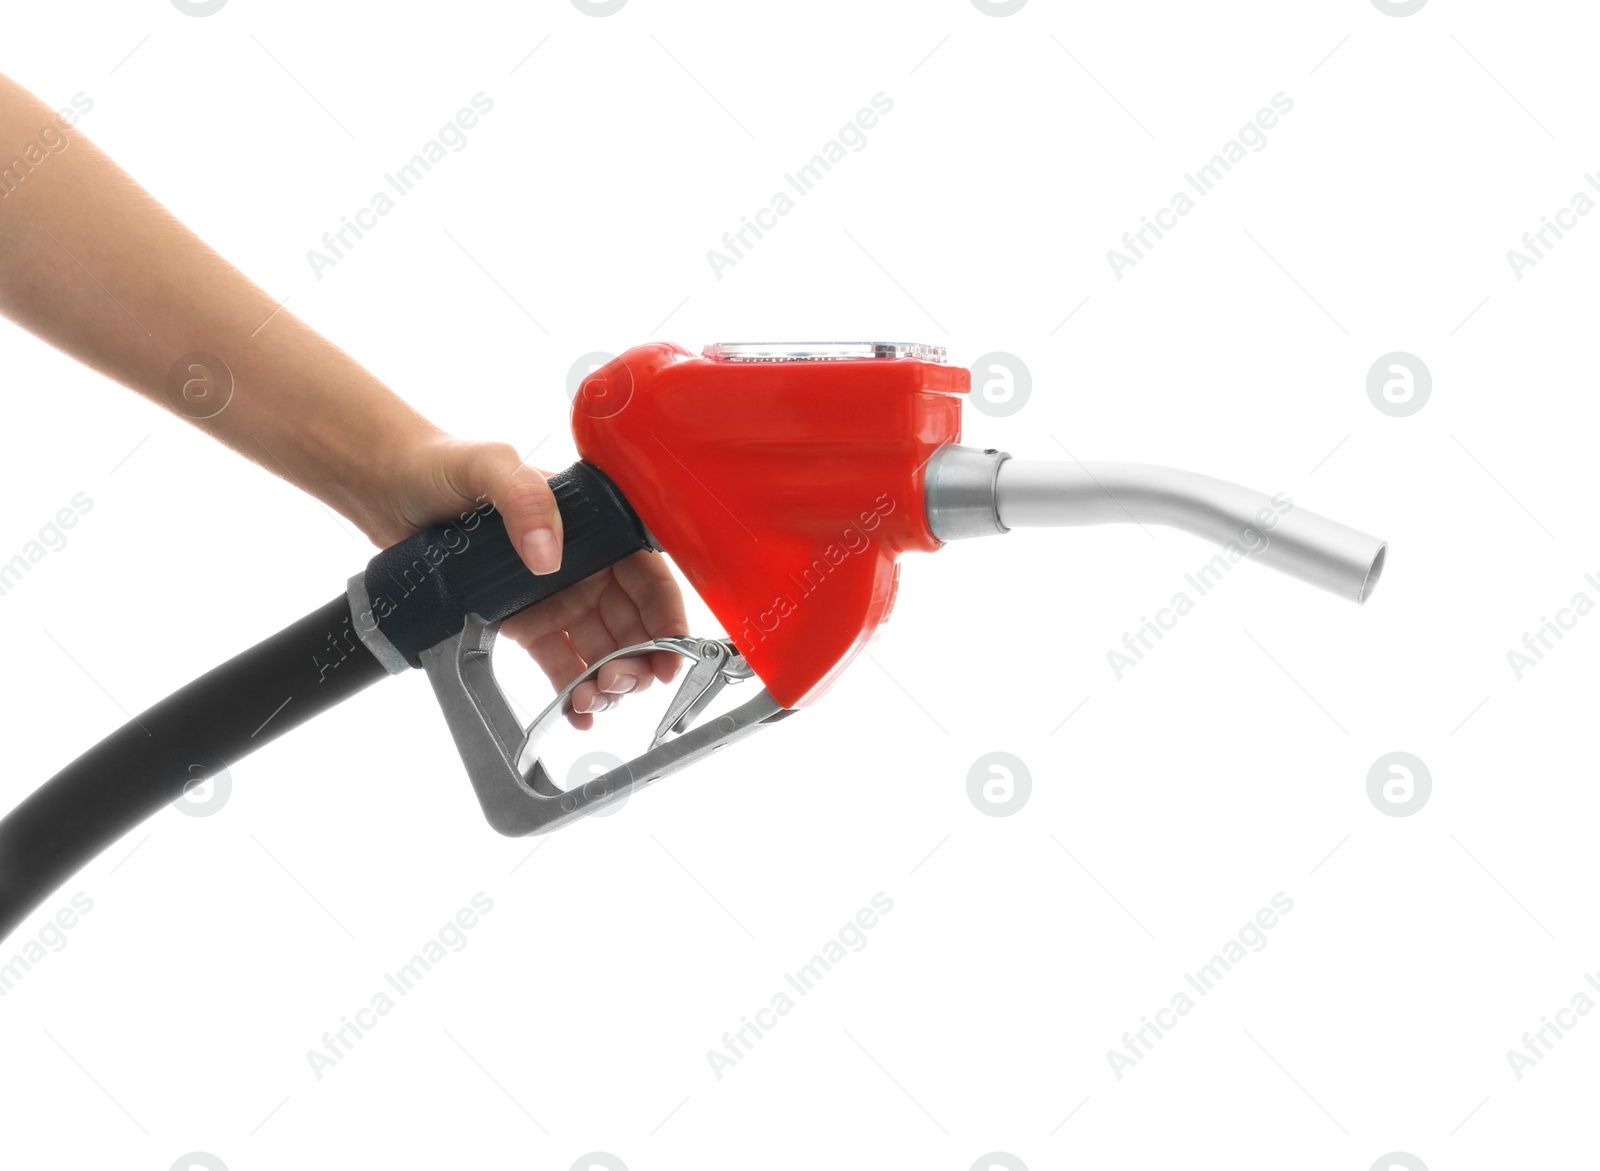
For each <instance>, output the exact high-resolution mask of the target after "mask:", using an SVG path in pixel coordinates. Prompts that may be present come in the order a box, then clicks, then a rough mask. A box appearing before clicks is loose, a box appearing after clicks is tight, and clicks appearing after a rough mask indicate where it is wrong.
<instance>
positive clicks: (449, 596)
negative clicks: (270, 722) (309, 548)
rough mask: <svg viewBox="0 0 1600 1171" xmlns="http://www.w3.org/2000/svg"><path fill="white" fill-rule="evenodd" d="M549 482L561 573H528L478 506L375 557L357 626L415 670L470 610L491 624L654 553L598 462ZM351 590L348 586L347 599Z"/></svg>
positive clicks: (496, 517) (490, 512) (500, 527)
mask: <svg viewBox="0 0 1600 1171" xmlns="http://www.w3.org/2000/svg"><path fill="white" fill-rule="evenodd" d="M549 482H550V490H551V491H552V492H553V493H555V498H556V505H557V507H558V508H560V510H561V524H562V528H563V531H564V540H563V544H562V549H561V568H560V569H559V570H557V571H556V572H555V573H550V574H544V575H535V574H534V573H533V572H532V571H531V570H529V569H528V567H527V566H526V565H524V564H523V561H522V557H521V556H520V555H519V554H518V553H517V550H516V548H515V547H514V546H513V545H512V544H511V539H510V537H508V536H507V535H506V526H505V521H504V520H503V519H502V518H501V516H500V514H499V513H498V512H497V511H495V509H494V507H493V506H492V505H489V504H484V505H483V506H482V507H480V508H477V509H475V510H473V511H471V512H467V513H464V514H462V516H461V517H460V518H458V519H457V520H454V521H451V522H449V523H447V524H436V525H430V526H429V527H427V528H425V529H423V530H422V531H421V532H419V533H416V534H415V535H413V536H410V537H407V538H406V539H405V540H403V541H401V542H400V543H398V544H396V545H391V546H390V547H389V548H387V549H385V550H384V551H383V552H381V553H379V554H378V555H377V556H376V557H374V558H373V559H372V560H371V561H370V562H369V563H368V564H367V568H366V572H365V573H364V574H362V575H361V579H360V580H361V584H362V585H364V587H365V594H366V596H365V598H364V599H361V603H363V604H364V606H365V607H366V608H367V609H368V610H369V613H366V614H360V613H358V614H355V615H353V617H354V619H355V622H356V625H357V628H358V629H359V630H362V631H368V630H371V629H372V627H373V625H374V623H375V624H376V627H377V631H378V632H379V633H381V635H382V636H383V639H384V640H387V642H388V643H389V645H390V646H392V647H393V649H394V650H395V651H397V652H398V653H399V656H400V657H401V658H403V659H404V660H405V662H406V663H408V664H409V665H411V666H413V667H417V666H420V665H421V658H420V656H421V654H422V652H423V651H425V650H427V649H428V648H430V647H434V646H437V645H438V644H439V643H441V642H443V641H444V640H445V639H446V638H449V637H450V636H451V635H454V634H459V633H460V632H461V627H462V625H463V624H464V623H465V622H466V617H467V615H468V614H477V615H478V616H479V617H481V618H483V619H485V620H486V621H489V622H498V621H499V620H500V619H502V618H509V617H510V616H511V615H513V614H515V613H516V612H517V611H518V610H522V609H525V608H527V607H528V606H531V605H533V604H534V603H535V602H542V601H544V600H545V599H546V598H548V597H551V596H552V595H554V594H557V593H560V592H561V591H562V590H564V589H566V588H567V587H568V586H570V585H574V584H575V583H577V582H580V581H582V580H583V579H584V578H586V577H591V576H593V575H594V574H596V573H599V572H600V571H601V570H602V569H605V568H606V567H607V566H610V565H614V564H616V563H617V562H618V561H621V560H622V559H623V558H624V557H628V556H630V555H632V554H634V553H637V552H639V551H640V550H642V549H649V550H656V549H657V546H656V544H655V542H654V541H653V540H652V539H651V537H650V534H649V532H648V531H647V530H646V529H645V527H644V524H643V522H641V521H640V520H639V517H638V516H637V515H636V514H635V513H634V511H633V509H632V508H631V507H630V506H629V505H628V502H627V501H626V500H625V499H623V496H622V493H621V492H620V491H618V489H617V486H616V485H615V484H613V483H612V482H611V480H610V478H609V477H607V476H606V474H605V473H604V472H602V471H601V470H600V469H599V468H596V467H594V466H592V465H590V464H587V463H582V462H579V463H575V464H573V465H572V466H571V467H570V468H567V469H565V470H564V471H560V472H557V473H556V474H555V475H553V476H551V477H550V481H549ZM357 593H358V592H357V591H356V590H355V589H354V588H352V598H355V597H356V596H357ZM356 608H358V609H359V608H362V606H361V605H358V606H357V607H356Z"/></svg>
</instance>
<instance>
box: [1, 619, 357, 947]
mask: <svg viewBox="0 0 1600 1171" xmlns="http://www.w3.org/2000/svg"><path fill="white" fill-rule="evenodd" d="M386 674H387V672H386V671H385V670H384V668H383V666H382V665H381V664H380V663H379V662H378V660H377V659H375V658H374V657H373V656H372V653H371V652H370V651H368V650H367V648H366V646H365V645H363V644H362V642H361V641H360V639H359V638H358V637H357V636H356V632H355V629H354V627H353V626H352V625H351V621H350V604H349V602H348V601H347V600H346V599H345V597H344V596H343V595H341V596H339V597H337V598H335V599H334V600H333V601H331V602H329V603H328V604H327V605H326V606H323V607H321V608H320V609H318V610H316V611H314V612H313V613H311V614H307V615H306V616H305V617H304V618H302V619H300V620H299V621H298V622H296V623H294V624H293V625H292V626H288V627H286V628H285V629H283V630H281V631H279V632H278V633H277V634H274V635H273V636H272V637H271V638H268V639H266V640H265V641H264V642H261V643H258V644H257V645H256V646H253V647H251V648H250V649H249V650H247V651H245V652H244V653H243V654H241V655H236V656H234V657H233V658H231V659H229V660H228V661H227V662H226V663H223V664H222V665H221V666H220V667H217V668H215V669H214V670H212V671H209V672H207V673H206V674H204V675H202V676H201V677H200V678H198V679H196V680H195V681H194V682H193V683H190V684H189V685H188V686H186V687H183V688H182V689H180V690H178V691H175V692H173V694H171V695H169V696H168V697H167V698H166V699H164V700H162V701H161V702H160V703H158V704H156V705H155V706H154V707H152V708H151V709H150V710H149V711H147V712H144V713H143V714H141V715H140V716H138V717H137V718H135V719H134V720H133V721H132V722H130V723H128V724H125V725H123V727H121V728H119V729H118V730H117V731H116V732H113V733H112V734H111V735H110V736H108V737H106V738H105V739H104V740H102V741H101V742H100V743H99V744H96V745H95V746H94V747H93V748H91V749H89V751H87V752H85V753H84V754H83V755H82V756H80V757H78V759H77V760H75V761H73V762H72V763H71V764H69V765H68V766H67V767H66V768H64V769H62V770H61V771H60V772H59V773H57V774H56V775H55V776H54V777H52V778H51V779H50V780H49V781H47V782H45V784H44V785H42V786H41V787H40V788H39V789H38V790H36V791H35V792H34V793H33V794H32V795H31V796H29V797H28V798H27V799H26V800H24V801H23V802H22V804H20V805H18V806H17V807H16V808H15V809H13V810H12V811H11V812H10V813H8V814H7V815H6V816H5V817H4V818H3V819H0V939H4V938H5V937H6V936H7V935H9V934H10V933H11V931H12V929H13V928H15V927H16V926H17V924H18V923H20V922H21V921H22V920H23V919H24V918H26V917H27V916H28V914H29V913H30V912H31V911H33V909H34V908H35V907H37V906H38V905H39V904H40V903H42V902H43V901H44V900H45V899H47V898H48V897H49V896H50V894H51V892H53V891H54V890H56V888H57V887H59V886H60V885H61V884H62V883H64V882H65V881H66V880H67V879H68V878H70V877H72V875H73V874H74V873H75V872H76V871H77V870H78V869H80V868H81V867H82V866H84V865H85V864H86V863H87V862H88V861H89V860H90V859H92V858H93V857H94V856H95V855H97V854H99V853H100V851H102V850H104V849H105V848H106V847H107V846H109V845H111V844H112V843H113V842H115V841H116V840H117V839H118V838H120V837H121V836H122V835H123V834H125V833H127V832H128V831H129V830H130V829H132V828H133V827H134V826H136V825H138V824H139V822H141V821H143V820H144V819H145V818H147V817H149V816H150V815H151V814H153V813H155V812H157V811H159V810H160V809H161V808H162V807H163V806H164V805H168V804H170V803H171V802H172V801H174V800H176V799H177V798H178V797H180V796H182V795H183V792H184V788H185V787H186V786H188V785H190V784H192V783H195V782H198V781H200V780H203V779H204V778H206V777H209V776H212V775H214V774H215V773H217V772H219V771H221V770H222V769H223V768H225V767H227V766H229V765H232V764H233V763H234V762H235V761H238V760H240V759H242V758H243V757H245V756H248V755H249V754H250V753H251V752H253V751H254V750H255V749H257V748H259V747H260V746H261V745H263V744H265V743H267V742H268V741H269V740H275V739H276V738H277V737H279V736H281V735H283V734H284V733H285V732H287V731H289V730H290V729H292V728H295V727H298V726H299V725H300V724H303V723H305V722H306V721H307V720H309V719H311V717H313V716H315V715H317V714H318V713H319V712H322V711H325V710H326V709H328V708H330V707H333V706H334V705H335V704H337V703H339V702H340V701H342V700H345V699H348V698H349V697H350V696H352V695H354V694H355V693H356V692H357V691H360V690H361V689H362V688H364V687H366V686H367V685H368V684H370V683H375V682H377V681H378V680H379V679H382V678H383V677H384V676H385V675H386Z"/></svg>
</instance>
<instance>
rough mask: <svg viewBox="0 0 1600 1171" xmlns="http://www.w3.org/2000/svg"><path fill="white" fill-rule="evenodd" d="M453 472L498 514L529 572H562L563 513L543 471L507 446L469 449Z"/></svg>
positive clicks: (468, 491)
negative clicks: (530, 464) (525, 461)
mask: <svg viewBox="0 0 1600 1171" xmlns="http://www.w3.org/2000/svg"><path fill="white" fill-rule="evenodd" d="M455 471H456V473H457V474H456V475H455V476H453V477H452V479H454V480H456V482H457V484H458V486H459V487H460V488H462V489H464V490H465V493H466V494H467V495H469V496H471V497H472V498H473V499H474V500H487V501H489V502H490V503H491V504H493V505H494V506H495V508H496V509H497V510H498V511H499V513H500V515H501V517H502V518H503V519H504V520H505V526H506V535H507V536H508V537H510V538H511V544H512V546H513V547H514V548H515V549H516V550H517V552H518V553H519V554H521V556H522V560H523V561H524V562H525V563H526V564H527V566H528V568H529V569H531V570H532V571H533V572H534V573H537V574H546V573H554V572H555V571H556V570H558V569H560V568H561V539H562V532H561V512H560V510H559V509H558V508H557V507H556V498H555V496H554V494H553V493H552V492H551V491H550V486H549V485H548V484H546V483H545V478H544V473H543V472H541V471H539V469H538V468H534V467H530V466H528V465H527V464H526V463H524V462H523V461H522V458H521V457H520V456H519V455H518V454H517V449H516V448H514V447H512V446H511V445H510V444H505V443H475V444H468V445H465V446H464V448H463V449H462V450H461V451H460V454H459V457H458V460H457V461H456V468H455Z"/></svg>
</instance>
